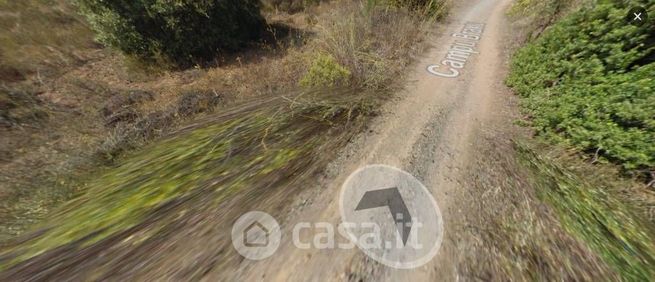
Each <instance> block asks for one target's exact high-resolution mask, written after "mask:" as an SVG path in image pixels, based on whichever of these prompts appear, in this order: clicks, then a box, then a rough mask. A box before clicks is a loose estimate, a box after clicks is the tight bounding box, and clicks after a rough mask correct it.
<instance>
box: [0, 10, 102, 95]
mask: <svg viewBox="0 0 655 282" xmlns="http://www.w3.org/2000/svg"><path fill="white" fill-rule="evenodd" d="M71 9H72V8H71V7H70V5H68V4H67V3H66V1H63V0H24V1H8V0H2V1H0V80H4V81H9V82H13V81H20V80H23V79H25V77H26V76H29V75H37V76H39V77H41V76H52V75H56V74H59V73H62V71H63V70H65V69H66V68H67V67H70V66H73V65H76V64H79V63H81V62H82V61H84V60H85V55H84V54H83V53H82V52H79V50H80V49H81V48H88V47H93V46H94V45H95V43H94V42H93V34H92V32H91V31H90V30H89V29H88V28H87V26H86V25H85V24H84V23H83V22H82V21H81V20H79V19H78V17H77V16H75V13H74V12H72V11H71Z"/></svg>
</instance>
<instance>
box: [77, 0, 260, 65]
mask: <svg viewBox="0 0 655 282" xmlns="http://www.w3.org/2000/svg"><path fill="white" fill-rule="evenodd" d="M75 3H76V4H77V5H78V6H79V7H80V12H81V13H82V14H83V15H84V16H86V18H87V19H88V20H89V22H90V23H91V26H92V27H93V29H94V30H95V31H96V32H97V34H98V39H99V41H101V42H102V43H104V44H106V45H109V46H112V47H115V48H118V49H120V50H122V51H123V52H125V53H126V54H128V55H134V56H136V57H138V58H141V59H145V60H151V61H152V60H157V59H165V60H167V61H170V62H173V63H176V64H178V65H186V64H189V63H194V62H197V61H199V60H203V59H210V58H212V57H213V56H214V55H215V54H216V53H217V52H218V51H222V50H235V49H237V48H239V47H241V46H242V45H243V44H244V43H245V42H247V41H248V40H252V39H254V38H256V37H258V36H259V35H260V31H261V30H262V27H263V23H264V20H263V18H262V17H261V15H260V12H259V8H260V2H259V0H205V1H196V0H176V1H171V0H113V1H107V0H75Z"/></svg>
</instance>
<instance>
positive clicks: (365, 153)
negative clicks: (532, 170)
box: [210, 0, 511, 281]
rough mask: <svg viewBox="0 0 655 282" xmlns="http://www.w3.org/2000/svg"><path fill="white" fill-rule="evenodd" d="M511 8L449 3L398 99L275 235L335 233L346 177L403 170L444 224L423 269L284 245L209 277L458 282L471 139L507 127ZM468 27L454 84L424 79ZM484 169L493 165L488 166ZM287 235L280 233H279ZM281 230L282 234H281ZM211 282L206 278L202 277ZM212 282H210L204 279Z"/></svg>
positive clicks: (487, 1) (489, 2)
mask: <svg viewBox="0 0 655 282" xmlns="http://www.w3.org/2000/svg"><path fill="white" fill-rule="evenodd" d="M509 2H510V1H507V0H482V1H466V3H463V2H462V3H457V4H456V7H454V11H453V13H452V14H451V16H450V19H449V20H447V21H446V24H445V25H444V26H442V27H440V30H439V32H438V33H437V34H438V35H437V36H436V37H435V38H433V39H432V42H433V43H434V47H433V48H432V49H431V51H429V53H428V54H427V55H426V56H425V57H424V58H423V59H421V61H420V62H419V63H418V64H417V65H416V69H414V70H413V74H412V75H411V76H410V77H409V84H408V85H407V86H406V88H405V90H404V91H403V93H402V94H401V95H400V96H399V98H398V99H397V100H396V101H394V102H391V103H390V104H389V105H387V108H386V109H385V110H384V114H383V115H382V116H381V117H379V118H378V119H377V120H376V121H375V122H374V124H373V125H372V127H371V130H370V131H369V133H368V134H363V135H362V136H360V138H359V139H358V140H355V141H354V142H353V143H352V144H350V146H348V148H346V149H345V150H344V151H343V152H341V156H340V157H339V160H338V161H336V162H334V163H333V164H332V165H331V168H330V171H329V172H328V173H327V174H328V176H327V177H325V179H324V180H323V184H322V185H321V186H322V187H321V189H319V190H318V191H320V192H319V193H318V195H316V194H317V193H316V192H314V193H313V194H312V195H309V193H307V194H308V195H302V196H301V197H306V198H305V199H303V200H302V201H303V202H306V201H309V202H310V204H306V205H305V206H304V207H303V208H302V210H300V211H295V212H294V214H293V215H290V217H289V218H288V219H285V220H283V222H286V224H284V226H283V234H291V232H292V230H291V229H290V228H291V227H292V226H294V225H295V223H297V222H321V221H323V222H330V223H332V224H334V225H335V226H336V224H338V222H339V221H340V220H341V217H340V214H339V204H338V201H339V191H340V189H341V184H342V183H343V182H344V181H345V179H346V178H347V177H348V175H350V174H351V173H352V172H353V171H355V170H357V169H358V168H360V167H362V166H365V165H368V164H386V165H391V166H395V167H398V168H402V169H404V170H406V171H408V172H410V173H412V174H413V175H414V176H416V177H417V178H418V179H420V180H421V181H422V182H423V183H424V184H425V185H426V187H427V188H428V189H429V190H430V191H431V192H432V194H433V196H434V198H435V199H436V201H437V202H438V205H439V207H440V209H441V212H442V214H443V218H444V221H445V222H444V226H445V227H444V230H445V234H444V241H443V245H442V247H441V250H440V252H439V253H438V254H437V256H436V257H435V258H434V259H433V260H432V261H431V262H430V263H428V264H426V265H424V266H422V267H420V268H417V269H412V270H397V269H393V268H388V267H385V266H383V265H381V264H379V263H376V262H375V261H373V260H371V259H369V258H367V257H366V256H365V255H364V254H363V253H362V252H361V251H359V250H358V249H353V250H339V249H337V250H312V249H310V250H301V249H298V248H296V247H295V246H294V245H293V244H292V242H291V240H290V239H289V240H286V241H285V240H284V239H283V242H282V245H281V246H280V248H279V250H278V251H277V252H276V253H275V254H274V255H273V256H272V257H270V258H268V259H266V260H263V261H260V262H252V261H246V262H244V263H242V264H241V265H240V267H239V269H237V270H235V271H223V270H222V271H217V273H216V276H217V278H238V279H245V280H260V279H261V280H277V281H290V280H293V281H295V280H312V281H318V280H344V279H349V280H359V279H365V280H369V279H372V280H389V281H397V280H399V279H401V280H408V281H423V280H434V279H438V280H447V281H453V280H456V279H457V278H458V272H459V271H458V269H457V266H458V264H459V261H458V258H459V257H460V252H461V251H462V250H465V249H467V248H468V247H467V246H465V245H466V244H469V243H471V242H462V241H461V240H459V237H460V235H461V234H459V231H460V230H459V229H461V227H462V226H461V224H459V223H461V222H463V221H464V220H465V216H466V214H467V213H469V212H471V211H470V210H468V209H467V207H468V206H467V205H466V204H465V203H467V201H468V200H467V199H468V198H469V197H471V195H470V194H469V193H468V191H466V190H467V187H466V183H468V182H469V180H468V179H466V177H467V175H466V173H463V172H464V171H465V170H466V168H467V167H468V166H469V165H470V164H471V163H474V162H475V160H476V154H477V152H476V148H477V147H476V145H475V143H476V140H478V139H480V138H481V135H482V134H486V135H489V134H491V135H496V136H497V137H498V138H503V134H506V132H505V131H503V130H501V129H500V128H501V127H502V125H504V124H505V123H509V122H511V117H510V116H509V115H508V113H507V112H506V111H504V109H503V103H505V102H504V101H505V100H506V99H507V98H508V96H509V95H510V94H509V92H508V91H507V90H506V89H505V88H504V86H503V78H504V73H505V68H506V65H505V61H504V58H503V54H504V52H503V49H502V48H503V47H504V46H503V42H502V40H503V36H502V35H503V33H502V32H503V28H504V26H503V24H504V23H505V22H504V20H503V18H504V16H505V11H506V8H507V7H508V4H509ZM467 23H481V24H484V25H485V27H484V32H483V33H482V38H481V39H480V40H479V41H478V42H477V46H476V47H474V48H475V49H476V50H477V52H479V54H473V55H471V57H470V58H469V59H468V61H467V62H466V66H465V67H464V68H463V69H461V70H460V71H461V74H460V76H459V77H457V78H444V77H438V76H435V75H433V74H430V73H428V72H427V71H426V67H427V66H428V65H433V64H438V63H440V62H441V61H442V60H443V58H445V57H446V53H447V52H448V49H449V48H450V47H451V45H452V44H453V42H454V41H455V39H456V38H454V37H452V36H451V34H452V33H457V32H460V31H461V30H462V29H463V28H464V26H465V25H466V24H467ZM490 165H493V164H490ZM285 226H286V227H285ZM285 228H286V230H285ZM210 277H212V275H210ZM210 280H212V279H210Z"/></svg>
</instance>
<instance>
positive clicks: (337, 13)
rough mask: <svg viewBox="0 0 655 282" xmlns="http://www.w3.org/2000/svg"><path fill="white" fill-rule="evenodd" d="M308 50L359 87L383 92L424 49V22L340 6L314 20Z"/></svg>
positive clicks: (402, 13) (394, 11) (391, 11)
mask: <svg viewBox="0 0 655 282" xmlns="http://www.w3.org/2000/svg"><path fill="white" fill-rule="evenodd" d="M318 22H319V24H318V26H317V28H316V29H317V33H318V35H317V38H316V40H315V41H314V42H312V47H313V48H314V50H316V51H317V53H319V54H320V53H327V54H330V55H331V56H332V57H334V58H335V59H336V60H337V62H338V63H339V64H341V65H342V66H344V67H346V69H348V70H349V71H350V73H351V74H352V83H353V84H354V85H356V86H359V87H366V88H372V89H383V88H387V87H389V86H391V81H393V80H394V79H396V78H397V77H399V76H402V70H403V69H404V68H405V67H406V66H407V65H408V64H409V63H410V62H411V61H412V60H413V58H414V55H415V54H418V53H420V52H421V51H422V50H424V48H425V44H422V39H423V38H424V37H425V35H426V30H427V28H426V26H427V22H425V21H424V20H423V19H422V18H421V17H418V16H417V15H416V14H415V13H412V12H409V11H407V10H405V9H402V8H392V7H391V8H390V7H384V6H374V7H370V8H363V7H361V6H359V5H357V4H356V3H352V4H351V5H342V6H340V7H338V8H335V9H334V10H332V11H330V12H329V13H327V14H325V15H322V16H321V17H319V20H318Z"/></svg>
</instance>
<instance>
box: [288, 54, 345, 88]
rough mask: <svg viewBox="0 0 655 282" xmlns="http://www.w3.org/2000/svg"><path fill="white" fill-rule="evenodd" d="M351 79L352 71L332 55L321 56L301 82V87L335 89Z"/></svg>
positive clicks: (316, 59)
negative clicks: (334, 87)
mask: <svg viewBox="0 0 655 282" xmlns="http://www.w3.org/2000/svg"><path fill="white" fill-rule="evenodd" d="M348 78H350V71H349V70H348V69H346V68H344V67H343V66H341V65H340V64H339V63H337V61H336V60H334V58H333V57H332V56H330V55H326V54H319V55H318V56H317V57H316V58H315V59H314V61H313V62H312V64H311V66H310V67H309V71H308V72H307V74H305V75H304V76H303V78H302V79H301V80H300V85H301V86H304V87H333V86H337V85H342V84H345V83H346V82H347V80H348Z"/></svg>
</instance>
